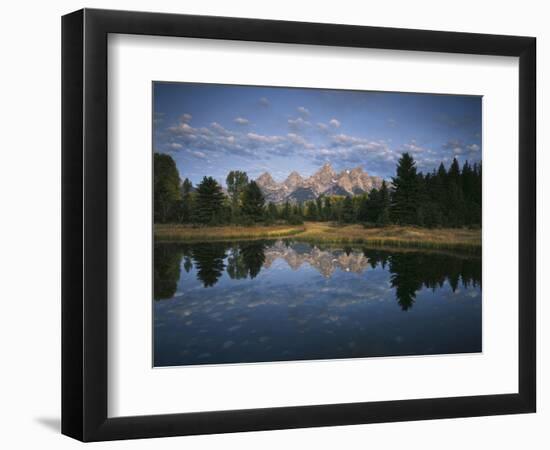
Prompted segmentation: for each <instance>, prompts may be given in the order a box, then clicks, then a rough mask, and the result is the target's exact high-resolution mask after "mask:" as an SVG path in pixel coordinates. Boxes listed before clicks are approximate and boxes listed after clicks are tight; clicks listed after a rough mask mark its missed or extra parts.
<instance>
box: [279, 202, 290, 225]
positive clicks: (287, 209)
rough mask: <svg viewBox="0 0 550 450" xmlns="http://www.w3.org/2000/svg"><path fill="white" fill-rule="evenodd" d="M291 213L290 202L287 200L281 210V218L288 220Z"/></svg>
mask: <svg viewBox="0 0 550 450" xmlns="http://www.w3.org/2000/svg"><path fill="white" fill-rule="evenodd" d="M291 214H292V210H291V208H290V202H289V201H288V200H287V201H286V202H285V205H284V206H283V211H282V212H281V219H283V220H288V219H290V216H291Z"/></svg>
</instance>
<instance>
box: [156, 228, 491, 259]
mask: <svg viewBox="0 0 550 450" xmlns="http://www.w3.org/2000/svg"><path fill="white" fill-rule="evenodd" d="M283 237H292V238H293V239H295V240H302V241H318V242H324V243H335V244H361V245H367V246H375V247H408V248H411V247H423V248H448V249H462V250H468V251H475V252H479V251H480V250H481V230H480V229H477V230H471V229H465V228H464V229H462V228H458V229H457V228H436V229H429V228H420V227H412V226H407V227H404V226H396V225H392V226H388V227H381V228H365V227H363V226H362V225H357V224H355V225H341V224H335V223H328V222H305V223H304V225H297V226H291V225H271V226H253V227H239V226H224V227H191V226H186V225H159V224H157V225H155V239H156V240H158V241H184V242H189V241H193V242H197V241H233V240H249V239H270V238H283Z"/></svg>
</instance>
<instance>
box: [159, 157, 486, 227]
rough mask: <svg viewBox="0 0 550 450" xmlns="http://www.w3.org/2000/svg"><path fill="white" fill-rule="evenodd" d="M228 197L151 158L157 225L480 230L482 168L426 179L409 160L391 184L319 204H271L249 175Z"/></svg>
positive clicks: (455, 166)
mask: <svg viewBox="0 0 550 450" xmlns="http://www.w3.org/2000/svg"><path fill="white" fill-rule="evenodd" d="M226 186H227V191H226V192H224V191H223V189H222V186H221V185H220V183H218V182H217V181H216V180H215V179H214V178H212V177H209V176H205V177H204V178H203V179H202V181H201V182H200V183H199V184H198V185H197V186H196V187H194V186H193V184H192V183H191V181H190V180H189V179H188V178H186V179H185V180H183V182H181V180H180V177H179V173H178V170H177V167H176V164H175V162H174V160H173V159H172V158H171V157H170V156H169V155H165V154H159V153H155V155H154V219H155V223H183V224H201V225H229V224H235V225H253V224H258V223H263V224H273V223H280V222H285V223H289V224H293V225H298V224H301V223H303V221H331V222H340V223H363V224H366V225H367V224H368V225H372V226H385V225H390V224H398V225H417V226H424V227H463V226H469V227H478V226H481V164H477V163H474V164H470V163H469V162H468V161H466V162H465V163H464V164H463V165H462V167H460V164H459V163H458V161H457V160H456V158H455V159H453V161H452V163H451V164H450V166H449V169H447V168H446V167H445V166H444V165H443V163H441V164H440V165H439V168H438V169H437V170H433V171H432V172H429V173H426V174H424V173H422V172H419V171H418V170H417V168H416V162H415V161H414V158H413V157H412V156H411V155H410V154H408V153H404V154H403V155H402V156H401V158H400V159H399V161H398V163H397V167H396V174H395V176H394V177H392V179H391V183H387V182H386V181H385V180H384V181H383V183H382V185H381V187H380V189H373V190H372V191H370V192H369V193H368V194H361V195H354V196H338V195H330V196H323V195H322V196H320V197H318V198H317V199H315V200H309V201H305V202H292V203H291V202H289V201H286V202H284V203H282V204H275V203H272V202H267V201H266V199H265V197H264V195H263V193H262V191H261V189H260V187H259V186H258V184H257V183H256V182H255V181H254V180H250V179H249V178H248V175H247V174H246V172H243V171H240V170H233V171H231V172H229V174H228V175H227V178H226Z"/></svg>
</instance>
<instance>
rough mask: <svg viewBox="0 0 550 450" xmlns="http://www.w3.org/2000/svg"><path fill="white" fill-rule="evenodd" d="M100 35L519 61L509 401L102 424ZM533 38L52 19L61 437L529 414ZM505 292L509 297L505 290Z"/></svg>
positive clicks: (104, 14)
mask: <svg viewBox="0 0 550 450" xmlns="http://www.w3.org/2000/svg"><path fill="white" fill-rule="evenodd" d="M109 33H122V34H136V35H151V36H178V37H192V38H208V39H222V40H239V41H259V42H278V43H289V44H310V45H326V46H336V47H340V46H341V47H368V48H377V49H392V50H414V51H429V52H447V53H465V54H478V55H502V56H515V57H519V105H518V108H519V142H518V152H519V292H518V293H517V294H518V302H519V304H518V308H519V321H518V327H519V387H518V392H517V393H509V394H499V395H480V396H469V397H451V398H429V399H415V400H399V401H377V402H365V403H346V404H336V405H311V406H299V407H277V408H262V409H247V410H235V411H211V412H198V413H182V414H165V415H164V414H163V415H145V416H133V417H117V418H109V417H108V416H107V393H108V383H107V364H108V362H107V317H108V316H107V314H108V313H107V193H108V190H107V189H108V186H107V98H108V97H107V96H108V92H107V36H108V34H109ZM535 91H536V39H535V38H533V37H517V36H502V35H500V36H497V35H487V34H471V33H456V32H438V31H421V30H409V29H395V28H377V27H363V26H349V25H332V24H320V23H300V22H285V21H271V20H257V19H242V18H226V17H207V16H190V15H175V14H157V13H144V12H128V11H108V10H94V9H83V10H80V11H76V12H74V13H71V14H68V15H66V16H64V17H63V18H62V216H63V217H62V433H63V434H66V435H68V436H71V437H73V438H76V439H79V440H82V441H103V440H113V439H132V438H148V437H161V436H178V435H192V434H211V433H228V432H238V431H253V430H273V429H282V428H299V427H319V426H329V425H348V424H361V423H376V422H397V421H406V420H424V419H438V418H453V417H467V416H487V415H497V414H513V413H529V412H535V408H536V339H535V337H536V283H535V281H536V270H535V268H536V267H535V264H536V249H535V246H536V191H535V188H536V150H535V147H536V104H535V101H536V98H535ZM510 295H513V293H511V294H510Z"/></svg>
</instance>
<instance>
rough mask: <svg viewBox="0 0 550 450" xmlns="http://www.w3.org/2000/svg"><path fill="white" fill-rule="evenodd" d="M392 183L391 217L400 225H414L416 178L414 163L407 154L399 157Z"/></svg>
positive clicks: (416, 206)
mask: <svg viewBox="0 0 550 450" xmlns="http://www.w3.org/2000/svg"><path fill="white" fill-rule="evenodd" d="M392 183H393V187H394V189H393V194H392V205H391V216H392V218H393V220H394V222H396V223H398V224H401V225H409V224H415V223H416V222H417V219H418V217H417V209H418V176H417V173H416V163H415V161H414V159H413V158H412V156H411V155H409V154H408V153H403V155H401V158H400V159H399V162H398V164H397V174H396V176H395V177H393V178H392Z"/></svg>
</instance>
